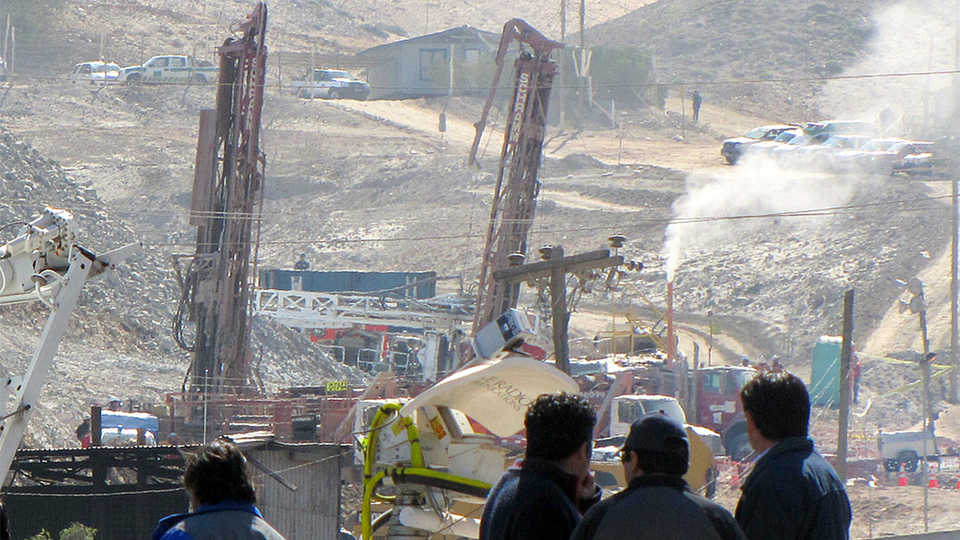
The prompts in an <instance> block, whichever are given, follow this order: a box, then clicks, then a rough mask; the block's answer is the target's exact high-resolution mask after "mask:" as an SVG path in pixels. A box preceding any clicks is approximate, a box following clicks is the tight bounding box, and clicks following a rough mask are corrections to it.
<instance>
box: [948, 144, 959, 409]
mask: <svg viewBox="0 0 960 540" xmlns="http://www.w3.org/2000/svg"><path fill="white" fill-rule="evenodd" d="M958 174H960V167H958V166H957V161H956V159H954V166H953V182H952V185H953V189H952V190H951V191H952V197H951V200H952V201H953V228H952V232H953V234H952V237H953V241H952V242H951V244H950V365H951V366H953V369H952V370H951V371H950V403H957V401H958V400H957V370H958V368H960V350H958V349H960V321H957V310H958V308H960V258H958V257H960V254H958V251H960V250H958V244H960V204H958V191H960V179H958V178H957V175H958Z"/></svg>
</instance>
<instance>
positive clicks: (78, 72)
mask: <svg viewBox="0 0 960 540" xmlns="http://www.w3.org/2000/svg"><path fill="white" fill-rule="evenodd" d="M119 78H120V66H118V65H117V64H114V63H112V62H101V61H99V60H97V61H93V62H81V63H79V64H77V65H75V66H73V71H72V72H71V73H70V80H72V81H73V82H75V83H76V82H88V83H90V84H106V83H112V82H116V81H117V80H118V79H119Z"/></svg>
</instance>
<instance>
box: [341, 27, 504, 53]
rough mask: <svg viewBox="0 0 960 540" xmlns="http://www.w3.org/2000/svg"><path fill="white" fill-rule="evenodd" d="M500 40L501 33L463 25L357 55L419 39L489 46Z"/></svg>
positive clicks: (410, 42) (382, 51)
mask: <svg viewBox="0 0 960 540" xmlns="http://www.w3.org/2000/svg"><path fill="white" fill-rule="evenodd" d="M499 40H500V34H497V33H495V32H487V31H486V30H480V29H479V28H474V27H472V26H468V25H463V26H456V27H453V28H448V29H447V30H441V31H440V32H434V33H432V34H424V35H422V36H417V37H413V38H409V39H404V40H400V41H394V42H393V43H387V44H384V45H378V46H376V47H372V48H370V49H366V50H364V51H360V52H359V53H357V56H375V55H378V54H383V53H386V52H388V51H390V50H393V49H396V48H400V47H403V46H405V45H409V44H412V43H416V42H418V41H446V42H448V43H460V42H465V41H474V42H475V41H480V42H483V43H485V44H486V45H487V46H488V47H490V48H494V47H496V45H497V43H498V42H499Z"/></svg>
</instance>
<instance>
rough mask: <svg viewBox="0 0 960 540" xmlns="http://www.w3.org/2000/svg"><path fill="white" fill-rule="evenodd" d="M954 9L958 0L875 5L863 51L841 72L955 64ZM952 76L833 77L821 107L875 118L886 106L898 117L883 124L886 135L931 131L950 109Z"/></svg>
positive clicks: (908, 69) (826, 111) (835, 112)
mask: <svg viewBox="0 0 960 540" xmlns="http://www.w3.org/2000/svg"><path fill="white" fill-rule="evenodd" d="M957 9H958V8H957V1H956V0H903V1H900V2H897V3H894V4H892V5H888V6H886V7H880V8H878V9H877V10H876V11H875V12H874V16H873V23H874V27H875V32H874V34H873V36H872V37H871V38H870V40H869V45H868V48H867V56H866V57H865V58H863V59H862V60H861V61H859V62H858V63H856V64H855V65H854V66H853V67H851V68H848V69H846V70H844V71H843V73H842V74H841V75H842V76H844V77H846V76H857V75H875V74H897V73H918V72H930V71H950V70H955V69H957V66H958V52H957V51H958V47H957V42H956V32H957V20H958V12H957ZM955 80H956V76H955V75H952V74H951V75H924V76H905V77H877V78H865V79H856V78H855V79H841V80H831V81H827V83H826V84H825V85H824V87H823V91H822V94H821V96H820V98H819V99H818V103H819V109H820V110H821V111H822V112H823V113H824V114H826V115H828V116H830V117H833V118H841V117H842V119H846V120H866V121H877V120H878V119H879V115H880V113H881V111H883V110H885V109H887V108H889V109H890V110H891V111H892V112H893V113H895V115H891V119H893V118H895V119H896V120H894V121H893V123H892V124H890V125H888V126H881V127H885V128H886V129H885V132H886V133H885V134H886V135H892V136H904V135H908V136H912V137H914V138H916V137H925V138H926V137H932V136H935V135H936V133H937V131H938V130H939V128H941V127H943V124H942V122H943V121H944V120H946V119H948V118H951V117H952V115H953V111H954V101H955V100H954V99H953V94H952V91H951V88H952V87H953V84H954V81H955ZM958 82H960V81H958ZM888 114H889V113H888ZM885 124H887V123H885Z"/></svg>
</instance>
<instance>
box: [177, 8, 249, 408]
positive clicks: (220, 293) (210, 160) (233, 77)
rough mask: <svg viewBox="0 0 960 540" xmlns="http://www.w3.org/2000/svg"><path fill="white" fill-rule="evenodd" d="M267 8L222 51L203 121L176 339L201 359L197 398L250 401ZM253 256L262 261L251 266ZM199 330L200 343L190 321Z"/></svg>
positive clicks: (192, 381)
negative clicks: (193, 234) (211, 105)
mask: <svg viewBox="0 0 960 540" xmlns="http://www.w3.org/2000/svg"><path fill="white" fill-rule="evenodd" d="M266 28H267V6H266V4H265V3H263V2H260V3H258V4H257V6H256V8H255V9H254V10H253V12H252V13H250V14H249V15H248V16H247V20H246V21H244V22H242V23H240V24H239V25H237V26H236V27H235V30H236V31H237V33H239V34H240V36H239V37H231V38H228V39H227V40H226V41H225V42H224V43H223V45H222V46H221V47H220V48H219V49H218V52H219V55H220V70H219V79H218V85H217V108H216V109H215V110H204V111H201V113H200V129H199V134H198V137H197V158H196V168H195V171H194V187H193V201H192V204H191V217H190V223H191V224H192V225H196V226H197V246H196V252H195V253H194V254H193V255H192V256H187V257H186V258H188V259H189V264H188V265H187V267H186V269H185V270H184V271H182V272H181V270H180V268H179V264H177V265H176V268H177V275H178V277H179V278H180V283H181V287H182V296H181V300H180V305H179V307H178V310H177V317H176V319H175V322H174V336H175V338H176V340H177V343H179V344H180V346H181V347H183V348H184V349H186V350H188V351H190V352H191V353H192V359H191V363H190V370H189V372H188V374H187V377H188V381H189V382H185V387H187V388H188V391H189V393H190V394H191V395H193V396H199V395H203V396H206V395H211V394H216V395H224V394H226V395H231V394H232V395H236V396H242V395H249V394H251V393H255V392H256V389H257V386H256V384H255V382H254V379H255V378H254V377H253V375H252V373H251V369H250V367H251V360H250V359H251V353H250V319H249V314H248V308H249V303H250V288H251V280H250V274H251V265H252V266H253V267H254V268H253V270H254V271H255V270H256V257H257V251H258V249H257V248H258V246H259V240H260V223H261V215H262V211H263V181H264V169H265V166H266V159H265V157H264V155H263V152H261V150H260V115H261V109H262V108H263V86H264V79H265V75H266V65H267V47H266V42H265V38H266V36H265V34H266ZM251 255H252V256H251ZM187 318H189V320H191V321H193V322H194V323H195V333H194V336H193V340H192V342H191V340H189V339H188V338H187V337H186V336H185V334H184V320H185V319H187Z"/></svg>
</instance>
